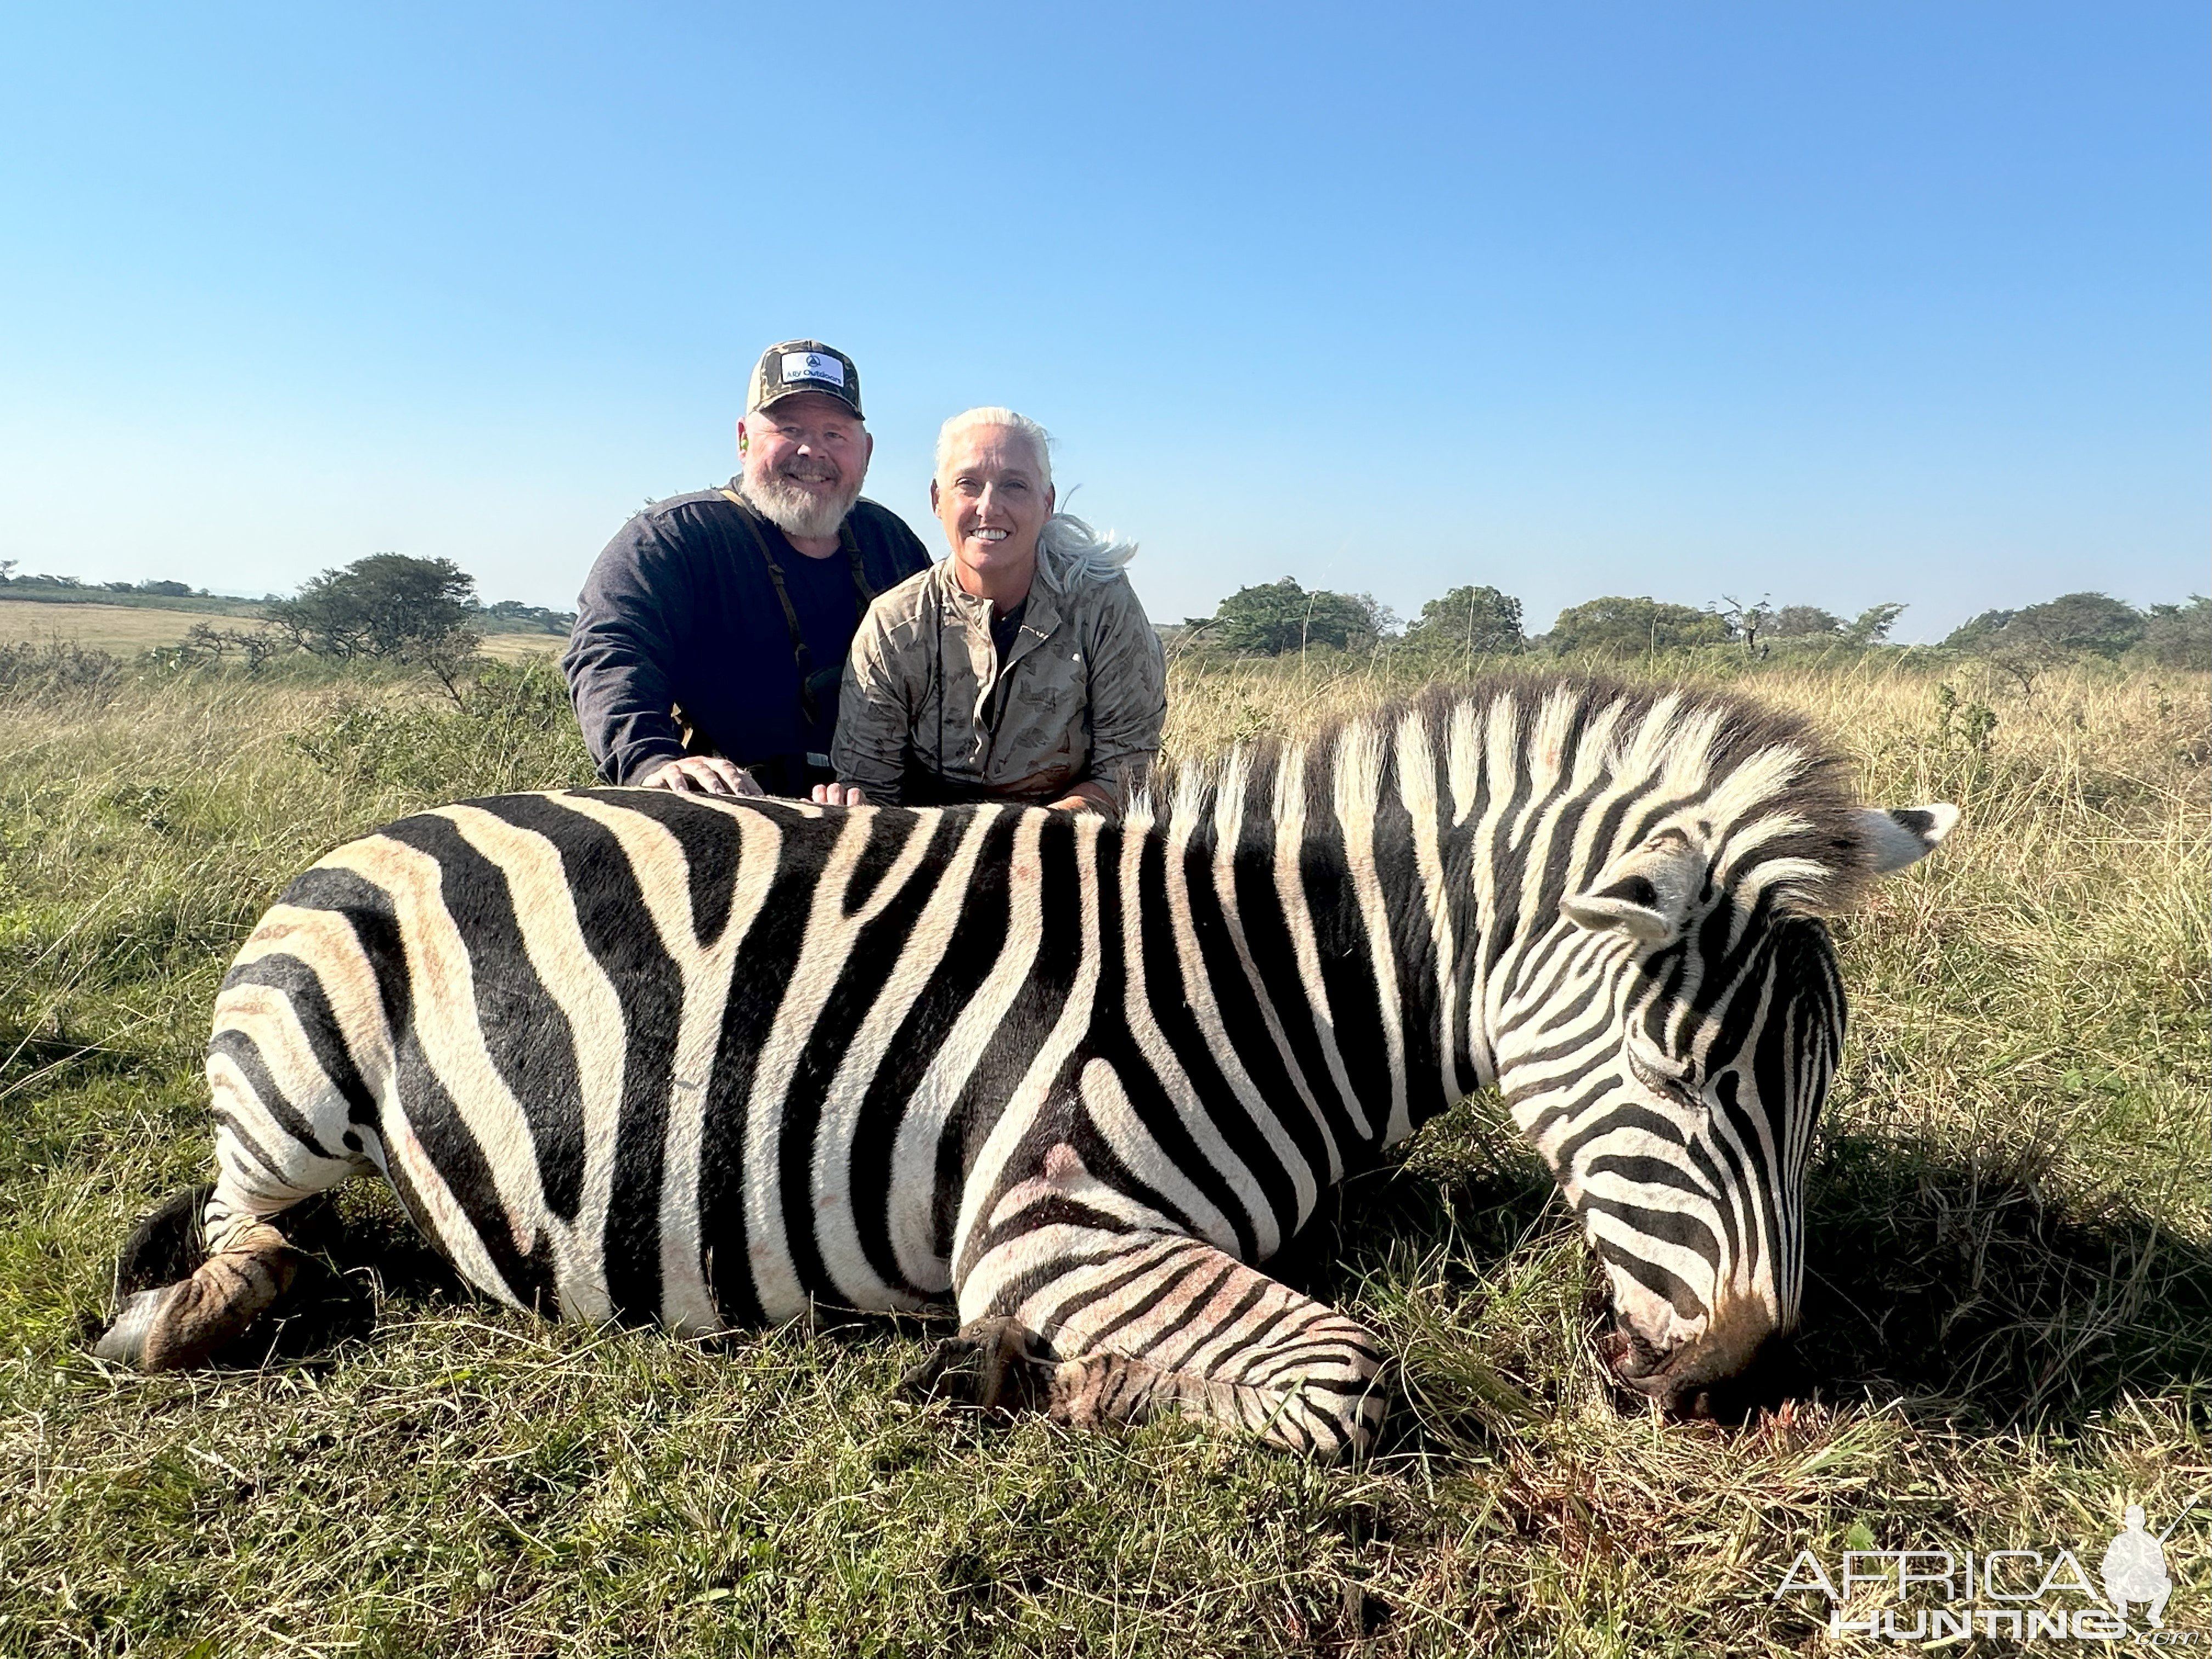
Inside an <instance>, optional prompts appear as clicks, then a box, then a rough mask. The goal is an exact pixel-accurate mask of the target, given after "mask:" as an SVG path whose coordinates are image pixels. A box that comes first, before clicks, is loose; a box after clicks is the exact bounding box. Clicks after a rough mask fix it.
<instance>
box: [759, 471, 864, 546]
mask: <svg viewBox="0 0 2212 1659" xmlns="http://www.w3.org/2000/svg"><path fill="white" fill-rule="evenodd" d="M738 493H739V494H740V495H743V496H744V498H745V499H746V500H747V501H750V502H751V503H752V504H753V506H754V507H757V508H758V509H759V511H760V514H761V516H762V517H763V518H764V519H766V520H768V521H769V523H770V524H772V525H774V526H775V527H776V528H777V529H778V530H781V532H783V533H784V534H785V535H787V536H790V537H793V538H797V539H799V540H802V541H827V540H828V539H829V538H830V537H832V536H835V535H836V533H837V526H839V525H841V524H842V523H844V522H845V515H846V514H847V513H850V512H851V511H852V510H853V503H854V501H858V500H860V480H859V479H858V478H855V479H854V480H853V481H852V482H851V483H839V484H838V486H837V488H836V490H835V492H834V493H832V494H830V495H816V494H815V493H814V492H813V491H811V490H809V489H803V488H801V487H800V486H799V485H798V484H795V483H792V482H791V480H790V479H788V478H785V477H779V476H778V475H777V474H775V473H774V472H771V471H769V470H768V469H767V468H766V467H750V466H749V467H747V468H746V469H745V479H744V488H743V489H740V490H739V492H738Z"/></svg>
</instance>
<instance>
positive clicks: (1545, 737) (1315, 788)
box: [1128, 673, 1874, 915]
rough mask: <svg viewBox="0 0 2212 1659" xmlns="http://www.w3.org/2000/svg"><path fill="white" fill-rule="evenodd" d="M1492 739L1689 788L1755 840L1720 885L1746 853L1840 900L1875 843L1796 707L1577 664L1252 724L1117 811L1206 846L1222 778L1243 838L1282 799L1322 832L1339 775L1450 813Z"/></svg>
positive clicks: (1570, 762)
mask: <svg viewBox="0 0 2212 1659" xmlns="http://www.w3.org/2000/svg"><path fill="white" fill-rule="evenodd" d="M1501 743H1503V744H1506V745H1508V746H1510V748H1512V749H1514V750H1517V751H1518V753H1519V754H1520V756H1521V757H1522V765H1523V766H1524V767H1526V766H1527V765H1528V763H1529V758H1530V757H1534V758H1535V759H1536V761H1537V763H1538V764H1539V765H1540V767H1541V766H1546V765H1548V767H1549V768H1550V769H1553V770H1555V771H1556V772H1558V773H1559V774H1561V775H1581V774H1582V773H1583V772H1586V771H1589V770H1591V769H1595V771H1596V772H1597V773H1598V774H1599V775H1602V776H1604V777H1606V778H1608V779H1612V780H1626V778H1627V777H1628V776H1629V775H1640V776H1642V777H1644V778H1648V779H1649V780H1650V781H1651V782H1652V783H1653V784H1654V785H1655V786H1657V789H1656V790H1655V795H1656V793H1662V792H1663V793H1664V795H1665V796H1666V797H1667V798H1669V799H1683V798H1686V799H1690V800H1693V801H1694V802H1695V804H1696V805H1697V806H1698V808H1699V813H1698V816H1699V818H1700V819H1701V820H1703V821H1705V822H1708V823H1710V824H1711V829H1712V831H1713V839H1714V841H1715V842H1716V843H1719V842H1728V843H1730V844H1732V845H1734V846H1735V847H1737V848H1749V849H1752V850H1751V851H1750V852H1749V853H1747V854H1742V855H1739V856H1736V857H1731V858H1730V859H1729V860H1726V862H1727V863H1728V864H1729V866H1731V867H1730V869H1729V872H1727V874H1728V879H1729V882H1730V884H1732V885H1733V884H1736V883H1737V882H1738V881H1740V880H1741V878H1742V877H1743V876H1744V874H1745V873H1746V872H1747V870H1748V869H1749V868H1750V867H1751V866H1754V865H1755V866H1757V867H1758V869H1759V872H1760V880H1759V883H1758V884H1757V885H1759V887H1761V888H1763V889H1769V890H1771V896H1772V898H1773V899H1774V901H1775V902H1778V904H1779V905H1780V906H1781V907H1782V908H1786V909H1788V910H1790V911H1794V912H1797V913H1800V914H1808V915H1825V914H1829V913H1832V912H1834V911H1836V910H1838V909H1842V908H1846V907H1847V906H1848V905H1850V903H1851V902H1853V900H1855V899H1856V898H1857V896H1858V894H1859V892H1860V890H1861V889H1862V887H1863V885H1864V884H1865V883H1866V882H1867V881H1868V880H1869V878H1870V877H1871V875H1872V872H1873V863H1874V852H1873V847H1872V844H1871V842H1870V841H1869V837H1868V835H1867V832H1866V830H1865V829H1864V827H1863V823H1862V812H1861V809H1860V807H1859V806H1858V804H1857V795H1856V792H1855V791H1854V790H1853V788H1852V787H1851V784H1850V766H1849V764H1848V763H1847V762H1846V760H1845V759H1844V757H1843V756H1842V755H1841V754H1840V753H1838V751H1837V750H1836V749H1835V748H1834V746H1833V745H1832V744H1831V743H1830V742H1829V741H1828V740H1827V739H1826V738H1824V737H1823V736H1821V735H1820V733H1819V732H1816V731H1815V730H1814V728H1813V726H1811V725H1810V724H1809V723H1808V721H1806V720H1804V719H1802V717H1800V716H1798V715H1796V714H1790V713H1785V712H1783V711H1779V710H1776V709H1772V708H1767V707H1765V706H1764V705H1762V704H1759V703H1757V702H1753V701H1751V700H1749V699H1747V698H1744V697H1741V696H1735V694H1733V693H1730V692H1728V691H1724V690H1716V689H1714V688H1711V687H1707V686H1692V685H1674V686H1666V685H1648V684H1646V685H1631V684H1624V683H1621V682H1619V681H1613V680H1608V679H1604V678H1597V677H1592V676H1583V675H1574V674H1559V675H1550V674H1534V673H1530V674H1518V675H1499V676H1493V677H1486V678H1482V679H1480V680H1476V681H1473V682H1471V683H1468V684H1458V685H1451V684H1442V685H1435V686H1431V687H1430V688H1429V689H1428V690H1425V691H1423V692H1421V693H1420V694H1419V695H1418V696H1413V697H1411V698H1401V699H1397V700H1395V701H1393V702H1387V703H1384V704H1383V705H1381V706H1379V707H1378V708H1373V709H1369V710H1362V711H1360V712H1358V713H1356V714H1348V715H1346V716H1343V717H1341V718H1339V719H1336V720H1331V721H1329V722H1328V723H1327V724H1326V725H1324V726H1322V727H1321V728H1320V729H1319V730H1317V731H1316V732H1313V733H1312V734H1311V735H1310V736H1307V737H1304V738H1289V739H1286V738H1259V739H1256V740H1255V741H1252V742H1249V743H1245V744H1238V745H1237V747H1236V748H1234V749H1232V750H1230V752H1229V753H1227V754H1226V755H1222V756H1218V757H1204V758H1193V759H1187V760H1182V761H1179V762H1170V763H1164V765H1163V766H1162V768H1161V769H1160V770H1159V771H1158V773H1157V774H1156V775H1155V776H1154V778H1153V780H1152V783H1151V785H1150V787H1149V788H1148V790H1147V791H1146V793H1143V794H1140V795H1139V797H1138V798H1137V799H1135V800H1134V802H1133V804H1132V805H1131V808H1130V811H1129V814H1128V821H1129V823H1131V824H1132V825H1133V827H1139V828H1152V829H1158V830H1159V831H1161V832H1163V833H1165V834H1168V835H1170V836H1172V837H1173V838H1174V839H1176V840H1177V841H1178V842H1185V843H1187V844H1188V845H1191V846H1193V847H1208V846H1211V845H1212V843H1213V842H1214V840H1215V838H1216V836H1217V835H1218V831H1219V829H1220V827H1221V822H1222V820H1221V817H1220V814H1219V813H1218V810H1217V809H1218V808H1219V807H1220V806H1221V805H1222V801H1223V797H1224V794H1225V792H1227V793H1234V795H1235V796H1236V797H1237V799H1238V800H1239V801H1241V804H1242V811H1241V813H1240V814H1238V815H1237V817H1238V818H1239V820H1240V822H1241V823H1242V825H1243V830H1242V838H1243V840H1244V841H1246V842H1251V841H1253V840H1254V838H1255V836H1267V834H1268V833H1269V826H1271V825H1272V824H1273V823H1275V821H1276V820H1277V818H1278V817H1279V816H1280V810H1281V808H1282V806H1283V805H1296V806H1297V808H1298V809H1299V811H1300V812H1301V816H1302V817H1303V818H1304V822H1305V823H1306V824H1307V826H1308V834H1309V835H1313V834H1315V833H1316V832H1321V833H1324V834H1325V833H1327V832H1328V827H1329V826H1331V825H1332V824H1333V823H1334V822H1335V818H1334V813H1335V803H1336V802H1337V801H1339V800H1340V799H1344V798H1345V789H1346V784H1347V783H1354V784H1356V785H1357V786H1358V787H1357V788H1356V789H1355V790H1354V791H1353V793H1354V794H1355V795H1356V796H1358V797H1362V798H1364V799H1370V800H1376V801H1383V802H1389V801H1392V800H1394V799H1435V800H1436V801H1437V802H1438V803H1439V804H1440V805H1442V806H1443V809H1444V810H1445V811H1447V812H1448V813H1449V815H1450V816H1451V817H1452V818H1453V820H1454V822H1457V821H1458V820H1459V819H1461V818H1462V817H1465V816H1466V815H1467V814H1468V810H1469V800H1468V792H1469V791H1470V789H1471V787H1472V785H1473V783H1474V778H1475V776H1476V775H1477V774H1478V772H1479V771H1480V769H1481V767H1482V765H1483V763H1484V761H1485V758H1486V757H1487V758H1488V759H1489V760H1490V761H1491V762H1492V763H1494V762H1495V759H1496V757H1497V753H1498V748H1499V746H1500V744H1501ZM1592 744H1596V745H1598V746H1597V747H1596V748H1595V749H1593V748H1592V747H1591V745H1592ZM1545 755H1549V756H1550V757H1551V758H1550V760H1549V762H1548V763H1547V762H1545V761H1544V758H1543V757H1544V756H1545ZM1413 763H1418V765H1419V770H1420V771H1421V772H1423V773H1425V776H1415V777H1413V778H1412V780H1411V782H1412V789H1411V790H1410V791H1409V792H1407V793H1404V794H1402V795H1401V783H1402V782H1403V781H1405V779H1406V775H1407V767H1408V765H1409V764H1413ZM1340 775H1342V776H1340ZM1286 778H1297V779H1300V780H1302V781H1303V789H1302V792H1301V793H1302V797H1303V798H1302V799H1301V800H1299V801H1298V802H1296V803H1279V802H1278V801H1277V800H1276V799H1275V796H1276V793H1277V791H1278V789H1279V787H1281V785H1282V782H1283V781H1284V780H1285V779H1286ZM1616 850H1623V849H1616Z"/></svg>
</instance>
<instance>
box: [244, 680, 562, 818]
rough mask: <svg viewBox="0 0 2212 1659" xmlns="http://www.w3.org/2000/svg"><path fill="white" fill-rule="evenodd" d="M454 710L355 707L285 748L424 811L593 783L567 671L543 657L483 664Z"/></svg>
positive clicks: (459, 689)
mask: <svg viewBox="0 0 2212 1659" xmlns="http://www.w3.org/2000/svg"><path fill="white" fill-rule="evenodd" d="M451 690H453V696H454V702H453V703H452V704H450V705H448V704H440V703H431V702H423V701H421V700H419V699H406V700H388V701H381V702H368V701H360V702H355V701H349V702H345V703H343V704H342V705H341V706H340V707H339V708H338V709H337V713H335V714H332V715H331V716H330V717H329V718H327V719H325V720H322V721H321V722H319V724H318V725H316V726H313V727H311V728H310V729H308V730H307V731H305V732H295V733H293V734H292V736H291V737H290V738H289V739H288V741H289V743H290V744H291V745H292V747H293V748H295V750H298V751H299V752H301V754H304V755H306V756H307V757H308V758H309V759H311V760H313V762H314V763H316V764H317V765H318V766H319V767H321V768H322V769H324V770H325V771H326V772H328V773H330V774H331V775H333V776H335V777H337V778H340V779H343V780H344V781H347V782H349V783H353V784H360V785H368V786H384V787H391V788H393V789H397V790H399V791H402V792H404V793H405V794H406V795H408V796H410V797H411V798H413V799H417V800H420V801H424V802H431V801H447V800H459V799H466V798H467V797H470V796H474V795H492V794H501V793H506V792H507V791H510V790H517V789H550V788H562V787H570V786H574V785H580V784H586V783H589V782H591V781H592V765H591V758H590V756H589V755H588V754H587V753H586V750H585V748H584V743H583V738H582V737H581V736H580V734H579V733H578V732H577V730H576V721H575V717H574V714H573V713H572V712H571V710H570V708H569V704H568V685H567V683H566V682H565V681H563V680H562V678H561V675H560V672H559V671H558V670H556V668H555V667H554V666H553V665H552V664H550V662H547V661H545V660H544V659H542V658H533V659H529V660H527V661H525V662H522V663H519V664H518V663H505V662H495V661H485V660H481V659H480V660H479V661H478V662H477V664H476V665H474V666H473V667H472V669H471V671H470V674H469V677H468V678H464V679H460V680H458V681H456V682H455V684H454V685H453V687H452V688H451Z"/></svg>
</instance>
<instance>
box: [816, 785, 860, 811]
mask: <svg viewBox="0 0 2212 1659" xmlns="http://www.w3.org/2000/svg"><path fill="white" fill-rule="evenodd" d="M811 799H812V800H813V802H814V804H815V805H817V806H866V805H867V804H868V798H867V797H866V795H864V794H862V793H860V785H859V784H857V783H817V784H816V785H815V786H814V793H813V795H812V796H811Z"/></svg>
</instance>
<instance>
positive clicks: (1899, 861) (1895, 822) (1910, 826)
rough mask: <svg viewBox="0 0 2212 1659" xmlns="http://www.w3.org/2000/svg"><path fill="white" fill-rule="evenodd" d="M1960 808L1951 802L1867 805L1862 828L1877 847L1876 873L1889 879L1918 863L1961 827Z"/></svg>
mask: <svg viewBox="0 0 2212 1659" xmlns="http://www.w3.org/2000/svg"><path fill="white" fill-rule="evenodd" d="M1958 822H1959V809H1958V808H1957V807H1955V806H1954V805H1951V804H1950V803H1949V802H1948V801H1936V802H1933V803H1931V804H1929V805H1926V806H1865V807H1861V808H1860V809H1859V828H1860V829H1862V830H1863V831H1864V832H1865V834H1866V838H1867V842H1868V844H1869V846H1870V847H1872V848H1874V872H1875V874H1876V875H1878V876H1886V875H1888V874H1890V873H1891V872H1893V871H1898V870H1902V869H1904V868H1905V866H1906V865H1908V864H1917V863H1919V862H1920V860H1923V859H1924V858H1926V857H1927V856H1928V855H1929V854H1930V853H1932V852H1934V851H1935V850H1936V845H1937V843H1939V842H1942V839H1943V837H1944V836H1948V835H1949V834H1950V833H1951V831H1952V830H1953V829H1954V828H1956V827H1957V824H1958Z"/></svg>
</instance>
